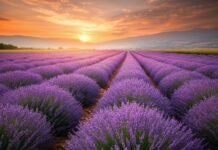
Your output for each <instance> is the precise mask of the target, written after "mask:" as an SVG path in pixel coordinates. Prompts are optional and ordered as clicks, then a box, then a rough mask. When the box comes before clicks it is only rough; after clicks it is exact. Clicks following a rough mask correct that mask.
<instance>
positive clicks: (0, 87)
mask: <svg viewBox="0 0 218 150" xmlns="http://www.w3.org/2000/svg"><path fill="white" fill-rule="evenodd" d="M9 90H10V89H9V88H7V87H6V86H4V85H3V84H0V95H2V94H4V93H5V92H7V91H9Z"/></svg>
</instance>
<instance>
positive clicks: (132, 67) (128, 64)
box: [112, 53, 150, 84]
mask: <svg viewBox="0 0 218 150" xmlns="http://www.w3.org/2000/svg"><path fill="white" fill-rule="evenodd" d="M133 78H134V79H142V80H144V81H145V82H147V83H149V82H150V79H149V78H148V77H147V76H146V75H145V72H144V70H143V69H142V68H141V66H140V65H139V64H138V62H137V61H136V60H135V59H134V58H133V56H132V55H131V53H128V54H127V56H126V59H125V61H124V63H123V65H122V66H121V68H120V70H119V72H118V73H117V75H116V77H115V78H114V79H113V82H112V84H116V83H117V82H119V81H122V80H125V79H133Z"/></svg>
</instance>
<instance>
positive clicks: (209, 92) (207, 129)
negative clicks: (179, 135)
mask: <svg viewBox="0 0 218 150" xmlns="http://www.w3.org/2000/svg"><path fill="white" fill-rule="evenodd" d="M137 57H138V58H139V59H140V61H141V62H142V64H144V66H147V69H148V70H149V72H151V75H152V76H155V74H157V73H158V72H159V71H157V72H156V71H155V67H156V68H157V70H160V69H158V68H166V67H165V66H168V67H167V68H170V67H169V65H168V64H164V63H161V62H157V61H155V60H152V59H148V58H143V57H142V56H139V55H137ZM154 62H157V63H154ZM151 64H153V66H151ZM149 66H150V67H149ZM152 68H154V69H152ZM171 68H174V66H173V67H172V66H171ZM169 70H173V71H172V72H170V73H169V74H168V75H166V76H165V77H164V78H163V79H162V80H161V81H160V83H159V87H160V88H162V89H164V88H166V87H169V86H168V85H170V84H171V85H172V83H173V82H175V83H176V84H177V86H178V84H180V85H179V86H178V87H177V88H176V89H174V90H173V88H175V86H174V87H172V90H173V91H174V92H171V95H172V96H171V100H170V109H169V112H170V114H171V116H173V117H175V118H176V119H177V120H180V121H182V122H183V123H184V124H186V125H187V126H189V127H190V128H192V130H193V131H194V132H195V133H196V134H197V136H198V137H199V138H203V143H204V144H205V145H206V146H207V147H209V148H212V149H214V148H216V147H217V142H218V140H217V136H216V134H217V132H216V127H217V122H216V121H215V120H217V118H218V114H217V112H216V111H215V109H216V103H217V101H216V100H217V98H218V97H217V96H218V80H215V79H213V80H212V79H209V78H205V77H202V75H199V74H197V73H196V72H190V71H189V72H187V71H181V69H179V70H178V69H169ZM155 72H156V73H155ZM184 79H185V80H184ZM182 80H184V82H183V83H182V82H181V81H182ZM181 83H182V84H181ZM162 91H163V90H162ZM165 91H166V89H165ZM212 104H214V106H212ZM209 107H211V109H210V108H209Z"/></svg>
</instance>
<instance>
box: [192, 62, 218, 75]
mask: <svg viewBox="0 0 218 150" xmlns="http://www.w3.org/2000/svg"><path fill="white" fill-rule="evenodd" d="M216 70H218V66H216V65H204V66H202V67H199V68H198V69H196V70H195V71H197V72H199V73H202V74H204V75H206V76H208V77H213V74H214V73H215V71H216Z"/></svg>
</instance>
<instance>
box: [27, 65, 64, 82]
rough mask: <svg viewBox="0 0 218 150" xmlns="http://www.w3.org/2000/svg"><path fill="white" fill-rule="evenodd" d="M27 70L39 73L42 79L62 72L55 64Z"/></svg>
mask: <svg viewBox="0 0 218 150" xmlns="http://www.w3.org/2000/svg"><path fill="white" fill-rule="evenodd" d="M29 71H31V72H34V73H37V74H39V75H41V76H42V77H43V78H44V79H49V78H52V77H55V76H58V75H60V74H63V71H62V70H61V69H59V68H58V67H55V66H43V67H37V68H33V69H30V70H29Z"/></svg>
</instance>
